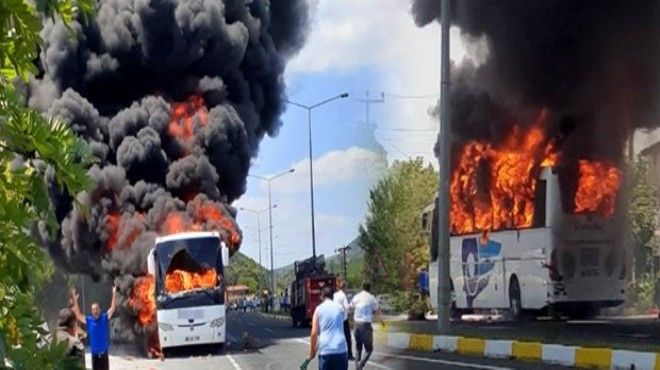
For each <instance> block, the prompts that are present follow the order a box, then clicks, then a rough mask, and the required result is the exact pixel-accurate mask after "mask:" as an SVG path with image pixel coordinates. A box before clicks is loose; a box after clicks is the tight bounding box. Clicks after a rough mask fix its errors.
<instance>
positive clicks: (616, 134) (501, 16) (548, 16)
mask: <svg viewBox="0 0 660 370" xmlns="http://www.w3.org/2000/svg"><path fill="white" fill-rule="evenodd" d="M452 7H453V10H452V24H453V25H455V26H457V27H459V28H460V29H461V31H462V32H463V33H464V35H465V37H466V38H470V37H471V38H474V37H485V38H486V39H487V41H488V44H489V50H490V55H489V57H488V59H487V61H486V62H485V63H484V64H482V65H480V66H479V67H476V68H475V67H474V66H471V65H468V64H463V65H454V66H453V71H452V72H453V83H454V89H455V90H454V93H453V96H452V107H453V112H454V115H453V117H452V130H453V132H454V134H455V139H456V140H458V141H459V142H460V141H461V140H467V139H474V138H482V137H483V136H484V135H489V136H490V138H491V140H492V141H497V140H498V138H499V137H500V136H501V135H502V132H505V131H507V132H508V130H507V128H508V127H507V126H508V125H510V123H507V122H510V120H509V121H507V120H508V119H509V117H513V118H518V121H525V119H522V118H521V116H522V117H525V116H526V115H528V114H529V112H530V111H533V110H536V111H538V110H539V109H541V108H547V109H548V110H549V112H550V113H551V115H552V119H551V120H550V122H549V125H548V131H549V132H550V133H551V135H558V136H561V137H567V138H570V140H568V141H566V142H565V145H570V143H569V142H570V141H573V142H574V143H575V146H574V147H572V148H569V150H568V151H573V152H574V155H579V156H585V157H598V158H608V159H611V160H615V161H616V160H619V159H620V158H621V154H622V152H623V146H624V145H625V141H626V139H628V137H629V136H630V135H631V134H632V131H633V130H634V129H636V128H649V127H657V126H658V125H660V119H659V118H660V117H659V116H660V114H659V113H660V94H659V92H660V74H659V73H657V66H658V65H660V37H658V35H660V3H659V2H657V1H615V0H581V1H563V0H547V1H546V0H544V1H524V0H504V1H483V0H461V1H453V2H452ZM412 14H413V17H414V21H415V23H416V24H417V25H418V26H424V25H426V24H428V23H430V22H432V21H434V20H437V19H439V16H440V1H437V0H413V1H412ZM519 123H521V122H519Z"/></svg>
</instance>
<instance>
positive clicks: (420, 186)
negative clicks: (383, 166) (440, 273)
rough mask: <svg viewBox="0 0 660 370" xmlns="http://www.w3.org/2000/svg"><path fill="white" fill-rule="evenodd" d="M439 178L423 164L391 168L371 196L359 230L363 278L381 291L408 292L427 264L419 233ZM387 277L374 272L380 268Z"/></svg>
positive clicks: (398, 164) (424, 242)
mask: <svg viewBox="0 0 660 370" xmlns="http://www.w3.org/2000/svg"><path fill="white" fill-rule="evenodd" d="M437 184H438V176H437V174H436V172H435V171H434V170H433V168H432V167H431V166H425V165H424V163H423V161H422V159H415V160H408V161H402V162H395V163H394V164H393V165H392V166H391V168H390V169H389V171H388V173H387V175H386V176H385V177H384V178H382V179H381V180H380V181H379V182H378V183H377V184H376V185H375V186H374V187H373V188H372V189H371V190H370V192H369V208H368V214H367V217H366V220H365V223H364V224H363V225H361V226H360V229H359V238H360V239H359V242H360V245H361V247H362V249H363V250H364V266H363V272H364V275H365V276H366V277H367V278H368V279H370V280H372V281H374V282H375V286H376V287H377V288H378V290H380V291H384V292H397V291H404V290H407V291H410V290H412V289H414V287H415V279H416V269H417V268H418V267H421V266H426V265H427V264H428V259H429V255H428V241H427V239H426V238H425V237H424V235H422V233H421V229H420V226H419V225H420V217H421V213H422V211H423V209H424V208H425V207H426V206H427V205H428V204H429V203H431V202H432V201H433V195H434V194H435V192H436V189H437ZM381 262H382V267H384V270H385V271H378V270H379V268H376V267H379V265H381Z"/></svg>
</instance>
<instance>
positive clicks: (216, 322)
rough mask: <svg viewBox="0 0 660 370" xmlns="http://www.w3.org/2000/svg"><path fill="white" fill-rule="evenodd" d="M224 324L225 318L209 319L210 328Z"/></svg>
mask: <svg viewBox="0 0 660 370" xmlns="http://www.w3.org/2000/svg"><path fill="white" fill-rule="evenodd" d="M224 324H225V318H224V317H220V318H217V319H215V320H213V321H211V327H212V328H219V327H221V326H222V325H224Z"/></svg>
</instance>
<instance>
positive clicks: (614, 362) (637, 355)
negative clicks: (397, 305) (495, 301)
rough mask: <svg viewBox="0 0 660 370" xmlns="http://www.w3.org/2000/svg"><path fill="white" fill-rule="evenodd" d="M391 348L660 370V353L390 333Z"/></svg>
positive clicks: (590, 366)
mask: <svg viewBox="0 0 660 370" xmlns="http://www.w3.org/2000/svg"><path fill="white" fill-rule="evenodd" d="M387 346H388V347H390V348H394V349H403V350H415V351H427V352H431V351H444V352H456V353H460V354H464V355H474V356H483V357H492V358H509V359H517V360H525V361H537V362H544V363H548V364H554V365H563V366H571V367H587V368H596V369H636V370H660V353H653V352H636V351H627V350H613V349H610V348H589V347H577V346H564V345H559V344H542V343H537V342H520V341H515V340H491V339H480V338H465V337H455V336H443V335H436V336H432V335H422V334H407V333H388V334H387Z"/></svg>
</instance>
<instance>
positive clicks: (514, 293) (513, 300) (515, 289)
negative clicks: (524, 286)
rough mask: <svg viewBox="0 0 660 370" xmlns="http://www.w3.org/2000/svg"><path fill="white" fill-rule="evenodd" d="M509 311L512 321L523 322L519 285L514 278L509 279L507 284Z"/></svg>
mask: <svg viewBox="0 0 660 370" xmlns="http://www.w3.org/2000/svg"><path fill="white" fill-rule="evenodd" d="M509 310H510V311H509V312H510V313H511V319H512V320H513V321H516V322H518V321H523V318H524V314H523V309H522V302H521V299H520V284H518V279H517V278H516V277H515V276H514V277H512V278H511V283H509Z"/></svg>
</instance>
